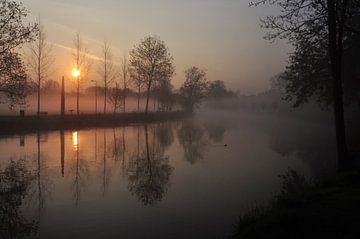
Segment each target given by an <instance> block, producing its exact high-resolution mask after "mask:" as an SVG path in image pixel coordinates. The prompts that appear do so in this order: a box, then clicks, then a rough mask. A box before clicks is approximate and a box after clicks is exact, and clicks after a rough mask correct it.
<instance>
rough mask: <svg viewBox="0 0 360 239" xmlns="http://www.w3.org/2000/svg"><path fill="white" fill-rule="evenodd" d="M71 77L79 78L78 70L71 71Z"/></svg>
mask: <svg viewBox="0 0 360 239" xmlns="http://www.w3.org/2000/svg"><path fill="white" fill-rule="evenodd" d="M72 76H73V77H79V76H80V70H78V69H76V68H75V69H73V70H72Z"/></svg>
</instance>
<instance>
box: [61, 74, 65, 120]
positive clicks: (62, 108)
mask: <svg viewBox="0 0 360 239" xmlns="http://www.w3.org/2000/svg"><path fill="white" fill-rule="evenodd" d="M61 115H62V116H63V115H65V79H64V77H62V82H61Z"/></svg>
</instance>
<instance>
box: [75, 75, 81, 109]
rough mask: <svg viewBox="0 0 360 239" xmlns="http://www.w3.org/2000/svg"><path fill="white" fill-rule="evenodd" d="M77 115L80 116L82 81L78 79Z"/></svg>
mask: <svg viewBox="0 0 360 239" xmlns="http://www.w3.org/2000/svg"><path fill="white" fill-rule="evenodd" d="M76 113H77V115H79V114H80V79H79V77H77V91H76Z"/></svg>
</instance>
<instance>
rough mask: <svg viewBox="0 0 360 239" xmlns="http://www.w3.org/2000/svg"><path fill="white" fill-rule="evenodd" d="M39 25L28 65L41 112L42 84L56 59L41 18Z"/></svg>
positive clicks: (30, 49)
mask: <svg viewBox="0 0 360 239" xmlns="http://www.w3.org/2000/svg"><path fill="white" fill-rule="evenodd" d="M38 25H39V31H38V38H37V39H36V41H34V42H32V43H31V44H30V45H29V56H28V65H29V69H30V71H31V72H32V79H33V81H34V82H35V83H36V85H37V113H38V114H39V112H40V111H41V88H42V87H41V86H42V83H43V82H44V81H45V80H46V78H47V77H48V76H49V71H50V67H51V65H52V63H53V61H54V59H53V57H52V55H51V50H52V48H51V45H50V44H49V43H48V42H47V34H46V31H45V28H44V26H42V25H41V22H40V18H39V20H38ZM59 89H60V87H59Z"/></svg>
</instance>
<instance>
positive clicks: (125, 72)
mask: <svg viewBox="0 0 360 239" xmlns="http://www.w3.org/2000/svg"><path fill="white" fill-rule="evenodd" d="M121 77H122V80H123V91H124V92H123V98H124V99H123V112H124V113H125V112H126V93H127V89H128V83H129V82H130V81H129V79H130V78H129V61H128V59H127V57H126V56H124V58H123V59H122V62H121Z"/></svg>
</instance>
